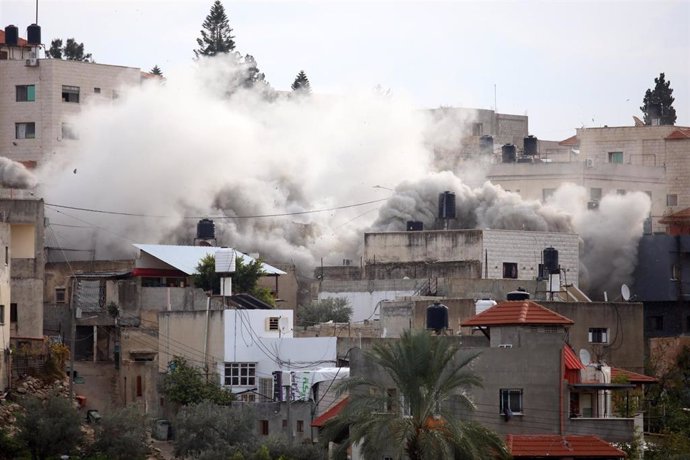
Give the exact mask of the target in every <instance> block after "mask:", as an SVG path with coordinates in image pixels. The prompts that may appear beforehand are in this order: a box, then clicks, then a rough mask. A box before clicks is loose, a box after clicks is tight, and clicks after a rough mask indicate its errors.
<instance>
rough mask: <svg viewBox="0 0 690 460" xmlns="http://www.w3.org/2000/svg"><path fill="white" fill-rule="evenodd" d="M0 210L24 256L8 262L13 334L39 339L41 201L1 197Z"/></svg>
mask: <svg viewBox="0 0 690 460" xmlns="http://www.w3.org/2000/svg"><path fill="white" fill-rule="evenodd" d="M2 62H5V61H2ZM12 100H14V99H12ZM0 212H1V213H2V215H3V218H4V221H5V222H7V223H9V224H10V227H14V226H17V229H18V238H17V239H16V243H17V245H18V246H19V248H20V250H19V255H21V256H23V257H15V256H14V255H12V261H11V267H12V269H11V271H10V275H11V284H12V294H11V300H10V302H11V303H13V304H17V319H18V321H17V326H16V330H13V331H12V332H13V336H16V337H34V338H40V337H43V279H44V273H45V269H44V268H45V253H44V251H43V247H44V243H45V226H44V209H43V200H35V199H27V200H14V199H0ZM32 236H33V239H32V238H31V237H32Z"/></svg>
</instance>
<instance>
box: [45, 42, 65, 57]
mask: <svg viewBox="0 0 690 460" xmlns="http://www.w3.org/2000/svg"><path fill="white" fill-rule="evenodd" d="M48 57H50V58H53V59H62V39H61V38H56V39H54V40H52V41H51V42H50V48H49V49H48Z"/></svg>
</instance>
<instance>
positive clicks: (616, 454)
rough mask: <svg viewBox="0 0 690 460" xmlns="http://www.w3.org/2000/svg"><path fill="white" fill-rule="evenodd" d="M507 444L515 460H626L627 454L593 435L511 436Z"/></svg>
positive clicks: (507, 439) (508, 437)
mask: <svg viewBox="0 0 690 460" xmlns="http://www.w3.org/2000/svg"><path fill="white" fill-rule="evenodd" d="M506 444H507V446H508V449H509V450H510V453H511V454H512V455H513V457H514V458H520V457H551V458H558V457H566V458H569V457H587V458H625V452H623V451H622V450H620V449H617V448H615V447H613V446H612V445H611V444H609V443H607V442H606V441H604V440H603V439H601V438H598V437H596V436H593V435H587V436H576V435H569V436H561V435H557V434H541V435H516V434H509V435H508V436H507V438H506Z"/></svg>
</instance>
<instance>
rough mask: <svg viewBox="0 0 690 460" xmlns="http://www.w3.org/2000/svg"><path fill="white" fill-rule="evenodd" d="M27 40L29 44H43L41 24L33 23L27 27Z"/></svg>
mask: <svg viewBox="0 0 690 460" xmlns="http://www.w3.org/2000/svg"><path fill="white" fill-rule="evenodd" d="M26 41H28V42H29V45H40V44H41V26H39V25H38V24H31V25H30V26H29V27H27V28H26Z"/></svg>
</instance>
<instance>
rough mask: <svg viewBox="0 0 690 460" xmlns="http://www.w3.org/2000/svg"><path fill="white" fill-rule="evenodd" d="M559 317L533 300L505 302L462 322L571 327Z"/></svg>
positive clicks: (485, 324) (476, 324)
mask: <svg viewBox="0 0 690 460" xmlns="http://www.w3.org/2000/svg"><path fill="white" fill-rule="evenodd" d="M571 324H575V322H574V321H573V320H571V319H570V318H566V317H565V316H563V315H559V314H558V313H556V312H555V311H551V310H549V309H548V308H546V307H543V306H541V305H539V304H538V303H536V302H533V301H531V300H518V301H505V302H501V303H499V304H496V305H494V306H493V307H491V308H489V309H487V310H485V311H483V312H481V313H479V314H478V315H475V316H473V317H472V318H470V319H468V320H467V321H463V322H462V326H511V325H563V326H566V325H571Z"/></svg>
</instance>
